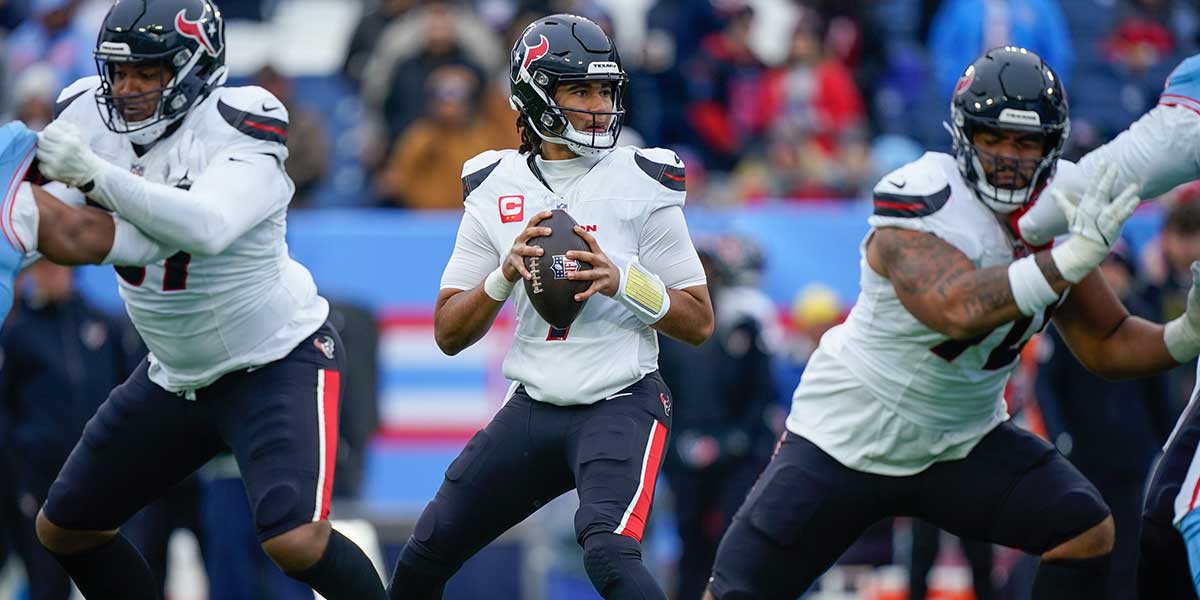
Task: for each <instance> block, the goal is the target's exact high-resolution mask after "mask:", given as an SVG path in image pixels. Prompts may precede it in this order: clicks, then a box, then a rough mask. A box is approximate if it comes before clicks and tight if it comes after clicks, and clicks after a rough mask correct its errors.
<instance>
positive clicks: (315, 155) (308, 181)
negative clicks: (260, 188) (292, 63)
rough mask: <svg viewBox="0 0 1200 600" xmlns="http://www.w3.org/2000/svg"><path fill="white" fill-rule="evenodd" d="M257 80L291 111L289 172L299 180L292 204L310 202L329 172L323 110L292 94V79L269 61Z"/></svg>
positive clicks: (301, 204)
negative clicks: (320, 111)
mask: <svg viewBox="0 0 1200 600" xmlns="http://www.w3.org/2000/svg"><path fill="white" fill-rule="evenodd" d="M254 83H255V84H257V85H259V86H261V87H263V88H264V89H266V90H267V91H268V92H271V93H272V94H274V95H275V97H276V98H278V99H279V101H280V102H282V103H283V105H284V107H286V108H287V111H288V140H287V147H288V159H287V164H286V165H285V167H286V169H287V174H288V176H289V177H291V178H292V182H294V183H295V184H296V194H295V195H294V196H292V208H301V207H304V206H307V205H308V204H309V202H308V195H309V194H310V193H311V192H312V190H313V188H315V187H316V186H317V185H318V184H319V183H320V182H321V180H322V179H324V178H325V175H326V174H328V172H329V136H328V135H327V134H326V133H325V119H324V118H323V117H322V116H321V114H320V113H318V112H316V111H314V110H312V109H310V108H308V107H307V106H304V105H303V104H302V103H300V101H298V100H297V99H296V97H295V96H294V95H293V94H292V81H291V79H289V78H288V77H287V76H285V75H283V74H281V73H280V72H279V71H277V70H275V68H274V67H272V66H270V65H266V66H264V67H262V68H261V69H259V70H258V73H257V74H256V75H255V77H254Z"/></svg>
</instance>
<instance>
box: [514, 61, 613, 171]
mask: <svg viewBox="0 0 1200 600" xmlns="http://www.w3.org/2000/svg"><path fill="white" fill-rule="evenodd" d="M520 76H521V77H523V78H525V77H528V79H527V81H526V83H528V85H527V86H522V87H523V88H525V89H526V90H532V91H533V93H534V94H535V96H534V97H532V98H531V97H529V95H528V94H525V95H524V97H521V96H520V95H517V94H514V95H513V96H512V98H511V99H512V103H513V108H515V109H516V110H518V111H520V112H521V114H522V115H524V117H525V120H526V122H527V123H528V124H529V126H530V127H532V128H533V131H534V132H536V133H537V134H538V137H540V138H542V140H544V141H546V142H550V143H552V144H563V145H565V146H566V147H567V148H569V149H570V150H571V151H572V152H574V153H575V154H578V155H580V156H598V155H601V154H604V153H606V152H609V151H610V150H612V149H613V148H615V147H616V146H617V137H618V136H619V135H620V134H621V126H622V123H623V122H624V120H625V109H624V107H623V106H622V104H621V97H622V95H623V92H624V90H625V81H626V77H625V74H624V73H621V72H616V73H602V74H588V75H556V74H554V73H550V72H547V71H544V70H537V71H535V72H534V73H533V74H532V75H528V74H527V72H526V73H522V74H521V75H520ZM585 81H586V82H591V81H604V82H610V85H611V87H610V90H611V92H612V110H610V111H590V110H583V109H577V108H567V107H564V106H561V105H560V104H559V103H558V102H557V101H556V100H555V99H554V95H555V93H556V92H557V91H558V88H559V86H562V85H566V84H569V83H576V82H585ZM572 115H584V116H585V119H586V120H585V122H590V123H595V124H597V125H601V124H602V123H603V122H604V121H605V120H607V121H608V125H607V127H604V129H603V130H601V131H596V130H585V131H580V130H578V129H576V128H575V126H574V125H572V124H571V120H570V119H569V118H568V116H572ZM601 126H602V125H601Z"/></svg>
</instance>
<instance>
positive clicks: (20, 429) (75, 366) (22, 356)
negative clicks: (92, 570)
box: [0, 261, 144, 600]
mask: <svg viewBox="0 0 1200 600" xmlns="http://www.w3.org/2000/svg"><path fill="white" fill-rule="evenodd" d="M25 282H26V283H27V284H29V285H26V286H23V288H22V289H23V291H24V293H22V294H20V295H19V297H18V298H17V303H16V304H17V305H16V306H15V307H14V308H13V312H12V314H11V315H10V316H9V319H8V322H7V324H6V325H5V327H4V330H3V333H0V348H2V350H3V362H2V363H0V411H4V412H5V413H6V419H7V421H8V423H9V432H11V437H10V438H8V443H9V447H8V451H10V452H12V453H13V454H12V456H15V457H19V460H16V461H14V463H15V466H16V468H17V471H18V473H17V477H16V481H15V482H11V484H15V485H11V484H10V483H9V482H6V483H5V487H9V486H10V485H11V487H12V488H13V489H15V490H16V495H17V499H18V506H19V507H20V509H21V522H20V523H19V524H18V529H17V531H16V532H15V535H16V536H19V537H20V538H21V541H20V542H18V543H16V544H15V545H16V547H17V549H18V551H19V552H20V554H21V560H22V562H24V563H25V568H26V571H27V573H28V575H29V582H30V586H31V590H30V591H31V594H32V599H33V600H67V598H68V597H69V596H70V593H71V580H70V579H69V578H68V577H67V574H66V572H65V571H63V570H62V568H61V567H60V566H59V565H58V562H57V561H55V560H54V558H53V557H51V556H50V554H49V553H48V552H47V551H46V550H45V549H44V548H42V545H41V544H40V543H38V541H37V537H36V534H35V533H34V518H35V516H36V515H37V511H38V508H39V507H40V506H41V505H42V503H43V502H45V501H46V494H47V492H48V491H49V489H50V484H51V483H53V481H54V478H55V476H56V475H58V471H59V469H60V468H61V467H62V465H63V463H64V462H65V461H66V459H67V455H68V454H70V452H71V449H72V448H74V447H75V442H77V441H78V440H79V436H80V434H81V433H82V432H83V426H84V424H86V423H87V421H88V419H90V418H91V417H92V415H93V414H94V413H95V412H96V408H97V407H99V406H100V403H102V402H103V401H104V398H105V396H106V395H107V393H108V391H109V390H111V389H112V388H114V387H116V386H117V385H119V384H120V383H121V382H123V381H124V380H125V377H126V376H127V375H128V374H129V372H130V371H132V370H133V368H134V366H135V365H137V362H138V360H139V359H140V358H141V355H142V354H144V351H143V350H142V349H141V342H140V340H139V339H138V337H137V334H136V333H134V332H133V328H132V327H128V326H127V325H125V324H124V323H123V322H122V321H119V320H117V319H115V318H113V317H111V316H109V315H108V314H106V313H104V312H102V311H101V310H100V309H98V308H96V307H94V306H92V305H90V304H88V303H87V302H86V301H85V300H84V299H83V298H82V297H80V296H79V295H78V294H76V293H75V291H74V283H73V271H72V270H71V269H69V268H67V267H60V266H57V265H54V264H51V263H49V262H47V261H40V262H38V263H36V264H34V265H33V266H32V267H30V268H29V270H28V279H27V280H26V281H25Z"/></svg>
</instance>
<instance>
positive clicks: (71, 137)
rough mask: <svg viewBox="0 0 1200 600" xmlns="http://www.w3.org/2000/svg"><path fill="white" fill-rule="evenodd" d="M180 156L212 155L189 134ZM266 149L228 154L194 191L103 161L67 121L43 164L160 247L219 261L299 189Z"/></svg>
mask: <svg viewBox="0 0 1200 600" xmlns="http://www.w3.org/2000/svg"><path fill="white" fill-rule="evenodd" d="M181 135H184V136H185V137H184V138H182V139H181V140H180V141H178V142H176V143H177V145H178V149H179V150H178V152H179V153H180V154H181V155H182V156H185V157H187V158H188V159H192V160H198V159H202V158H203V157H206V156H207V155H208V152H207V149H206V148H205V147H204V144H203V143H201V142H200V140H198V139H196V138H195V136H193V135H191V132H184V133H183V134H181ZM261 150H262V148H261V146H259V145H255V144H250V145H246V146H244V147H243V146H238V147H232V148H225V149H223V150H222V152H220V153H218V154H216V155H215V156H214V157H212V160H211V162H209V163H208V164H207V165H205V166H204V167H203V170H202V172H200V173H199V174H195V173H193V177H194V178H195V181H194V182H193V184H192V186H191V188H190V189H181V188H177V187H172V186H170V185H166V184H162V183H155V182H152V181H148V180H147V179H145V178H144V177H139V176H137V175H134V174H133V173H130V172H129V171H127V170H125V169H121V168H119V167H117V166H116V165H114V164H111V163H109V162H107V161H105V160H104V159H102V158H100V157H98V156H97V155H96V154H95V153H94V152H92V150H91V149H90V148H89V147H88V146H87V145H86V144H85V143H84V142H83V139H82V137H81V135H80V133H79V131H78V129H77V128H76V127H75V126H74V125H72V124H71V123H69V122H66V121H54V122H53V123H51V124H50V125H48V126H46V129H45V131H43V132H42V134H41V135H40V136H39V139H38V151H37V152H38V160H39V161H41V171H42V173H43V174H44V175H46V176H47V177H49V178H51V179H53V180H55V181H61V182H63V183H65V184H67V185H70V186H74V187H77V188H79V189H80V190H82V191H84V193H86V194H87V195H88V198H91V199H92V200H94V201H96V202H97V203H99V204H100V205H102V206H103V207H105V208H108V209H111V210H113V211H114V212H116V213H118V214H120V215H121V216H122V217H124V218H125V219H127V220H128V221H129V222H131V223H133V224H134V225H136V226H137V227H138V228H139V229H141V230H143V231H145V232H146V233H148V234H149V235H150V236H152V237H153V238H154V239H156V240H160V241H161V242H163V243H164V244H166V245H169V246H172V247H174V248H177V249H179V250H183V251H184V252H188V253H190V254H196V255H200V256H214V255H217V254H220V253H221V252H224V251H225V249H226V248H228V247H229V245H230V244H232V243H233V242H234V241H235V240H237V239H238V238H239V237H241V236H242V235H244V234H245V233H246V232H247V231H249V230H250V229H251V228H253V227H254V226H256V225H258V224H259V223H261V222H262V221H263V220H264V219H266V218H267V217H268V216H270V215H271V214H273V213H275V212H276V211H277V210H279V209H280V208H282V207H286V206H287V203H288V201H289V200H290V199H291V195H292V191H293V186H292V184H291V181H290V180H289V179H288V177H287V174H286V172H285V171H284V169H283V164H282V161H281V160H280V159H279V158H278V157H277V156H275V155H274V154H269V153H264V152H262V151H261Z"/></svg>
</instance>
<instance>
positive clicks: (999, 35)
mask: <svg viewBox="0 0 1200 600" xmlns="http://www.w3.org/2000/svg"><path fill="white" fill-rule="evenodd" d="M1005 45H1014V46H1021V47H1023V48H1028V49H1029V50H1031V51H1033V52H1036V53H1037V54H1038V55H1040V56H1041V57H1042V58H1043V59H1045V61H1046V64H1050V65H1054V70H1055V72H1056V73H1058V74H1059V76H1060V77H1062V78H1063V80H1064V81H1069V80H1070V78H1071V67H1072V65H1073V64H1074V62H1075V51H1074V49H1073V47H1072V44H1071V32H1070V31H1068V30H1067V25H1066V20H1065V19H1064V17H1063V14H1062V10H1061V9H1060V8H1059V5H1058V2H1056V0H943V1H942V4H941V6H940V7H938V10H937V13H936V14H935V15H934V18H933V23H931V24H930V26H929V58H930V61H931V63H932V67H933V73H934V82H935V83H936V85H937V89H938V93H939V94H941V97H943V98H946V99H947V100H949V98H950V94H951V92H952V91H953V90H954V84H955V82H957V81H958V77H959V76H960V75H962V73H963V70H964V69H966V68H967V65H969V64H971V61H972V60H974V59H975V57H977V56H979V55H980V54H981V53H983V52H984V51H985V50H987V49H989V48H994V47H996V46H1005Z"/></svg>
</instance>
